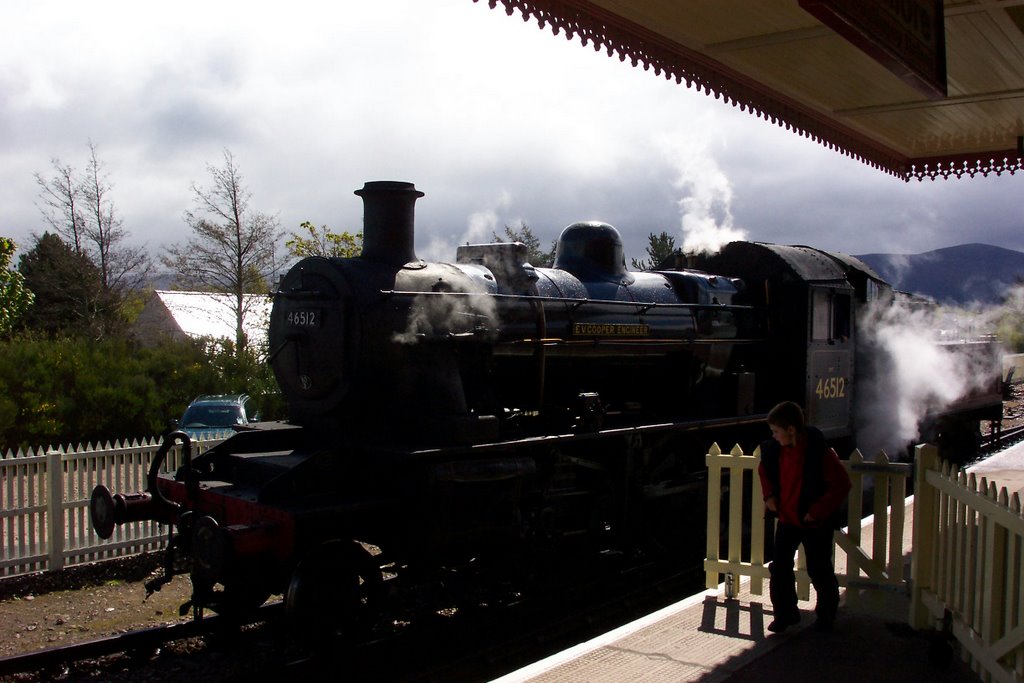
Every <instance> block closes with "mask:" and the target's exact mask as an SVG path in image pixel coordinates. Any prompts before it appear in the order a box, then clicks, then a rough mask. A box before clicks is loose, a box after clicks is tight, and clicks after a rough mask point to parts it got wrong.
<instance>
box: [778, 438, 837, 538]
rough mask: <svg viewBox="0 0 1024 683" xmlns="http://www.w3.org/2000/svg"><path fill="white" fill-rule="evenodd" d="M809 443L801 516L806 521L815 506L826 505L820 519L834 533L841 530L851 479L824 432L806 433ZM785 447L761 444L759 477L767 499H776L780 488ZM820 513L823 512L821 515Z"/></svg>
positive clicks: (800, 500) (800, 502)
mask: <svg viewBox="0 0 1024 683" xmlns="http://www.w3.org/2000/svg"><path fill="white" fill-rule="evenodd" d="M804 434H805V437H806V439H807V446H806V450H805V451H804V466H803V471H802V472H801V484H800V498H799V501H798V504H797V510H798V512H799V516H800V518H801V519H803V516H804V515H806V514H807V513H808V512H809V511H810V510H811V508H812V506H818V507H821V505H822V504H824V515H823V516H822V517H819V519H822V520H823V521H824V523H825V524H827V525H829V526H831V527H832V528H834V529H838V528H840V527H841V526H842V523H843V517H842V504H843V502H844V501H845V499H846V496H847V494H848V493H849V492H850V477H849V475H847V474H846V469H845V468H844V467H843V466H842V463H840V462H839V458H838V456H837V455H836V454H835V451H833V450H832V449H831V448H829V446H828V444H827V443H826V442H825V437H824V435H823V434H822V433H821V431H820V430H819V429H817V428H815V427H807V428H805V430H804ZM781 453H782V446H780V445H779V442H778V441H776V440H775V439H768V440H767V441H765V442H763V443H762V444H761V465H760V468H759V470H760V471H759V474H760V475H761V482H762V486H763V488H764V495H765V499H767V498H768V497H770V496H772V495H777V494H778V491H779V490H780V488H781V487H780V485H779V458H780V456H781ZM818 512H819V513H820V511H818Z"/></svg>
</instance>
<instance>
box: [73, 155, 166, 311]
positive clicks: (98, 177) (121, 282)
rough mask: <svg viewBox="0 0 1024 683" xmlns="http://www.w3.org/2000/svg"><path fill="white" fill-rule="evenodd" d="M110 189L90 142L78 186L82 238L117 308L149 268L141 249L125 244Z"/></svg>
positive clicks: (121, 225)
mask: <svg viewBox="0 0 1024 683" xmlns="http://www.w3.org/2000/svg"><path fill="white" fill-rule="evenodd" d="M112 189H113V187H112V186H111V185H110V183H109V181H108V180H107V174H106V173H105V171H104V165H103V163H102V162H101V161H100V160H99V158H98V157H97V155H96V145H95V144H93V142H92V141H91V140H90V141H89V162H88V164H87V165H86V171H85V178H84V179H83V181H82V183H81V193H82V198H83V199H84V200H85V206H84V211H86V212H87V213H86V218H85V237H86V239H87V240H88V242H89V243H90V244H91V246H92V248H91V249H90V251H91V256H92V258H93V261H94V262H95V263H96V265H97V266H99V269H100V281H101V282H102V283H103V291H104V293H105V294H106V296H107V298H109V299H110V300H111V301H113V302H116V304H117V305H120V303H121V302H122V301H123V300H124V298H125V295H126V293H127V292H128V291H129V290H134V289H138V288H139V287H140V286H141V285H142V283H143V282H144V281H145V279H146V276H147V275H148V273H149V270H150V268H151V261H150V258H149V255H148V254H147V253H146V250H145V249H144V248H143V247H129V246H127V245H125V244H124V240H125V239H126V238H127V237H128V232H127V231H126V230H125V229H124V224H123V222H122V220H121V219H120V218H119V217H118V215H117V212H116V210H115V208H114V202H113V200H112V199H111V197H110V194H111V190H112Z"/></svg>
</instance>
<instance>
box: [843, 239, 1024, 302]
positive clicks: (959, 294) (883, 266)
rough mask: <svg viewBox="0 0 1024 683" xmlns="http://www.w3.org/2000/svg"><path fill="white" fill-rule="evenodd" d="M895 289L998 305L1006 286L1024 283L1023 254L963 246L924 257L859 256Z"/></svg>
mask: <svg viewBox="0 0 1024 683" xmlns="http://www.w3.org/2000/svg"><path fill="white" fill-rule="evenodd" d="M857 258H859V259H860V260H861V261H863V262H864V263H866V264H868V265H869V266H871V268H873V269H874V270H875V272H876V273H878V274H879V275H880V276H882V279H883V280H886V281H887V282H889V283H890V284H892V286H893V287H895V288H896V289H900V290H903V291H905V292H912V293H914V294H921V295H924V296H928V297H931V298H933V299H935V300H936V301H938V302H940V303H948V304H970V303H981V304H997V303H1000V302H1002V300H1003V296H1004V294H1005V292H1006V289H1007V287H1009V286H1010V285H1012V284H1013V283H1015V282H1018V281H1024V252H1020V251H1014V250H1013V249H1003V248H1002V247H993V246H992V245H989V244H961V245H960V246H956V247H946V248H945V249H936V250H935V251H926V252H924V253H923V254H862V255H859V256H857Z"/></svg>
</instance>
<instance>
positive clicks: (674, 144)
mask: <svg viewBox="0 0 1024 683" xmlns="http://www.w3.org/2000/svg"><path fill="white" fill-rule="evenodd" d="M90 141H91V142H92V143H93V144H94V145H95V146H96V149H97V153H98V157H99V159H100V161H101V162H102V163H103V164H104V166H105V171H106V173H107V179H108V181H109V183H110V184H111V186H112V190H111V197H112V198H113V200H114V203H115V208H116V211H117V214H118V216H119V217H120V218H121V219H122V221H123V226H124V228H125V229H126V230H127V231H128V233H129V238H128V241H129V243H131V244H138V245H145V246H146V247H147V248H148V249H149V250H150V252H151V253H152V254H154V255H158V254H159V253H160V250H161V249H162V248H164V247H166V246H169V245H171V244H180V243H184V242H186V241H187V240H188V238H189V237H190V232H189V229H188V226H187V225H186V223H185V221H184V220H183V214H184V213H185V212H186V211H187V210H190V209H192V208H193V203H192V200H193V196H192V193H191V190H190V187H191V186H192V184H193V183H195V184H198V185H200V186H203V185H208V184H209V175H208V171H207V166H208V165H209V164H212V165H214V166H219V165H222V164H223V159H224V152H225V150H229V151H230V152H231V154H232V155H233V156H234V159H235V162H236V164H237V166H238V168H240V169H241V173H242V175H243V178H244V182H245V185H246V186H247V187H248V189H249V190H250V191H251V193H252V200H251V205H252V207H253V208H254V209H256V210H258V211H261V212H263V213H267V214H271V215H274V216H276V217H277V218H278V220H279V221H280V224H281V227H282V228H283V229H284V230H285V231H286V232H293V231H297V230H298V227H299V224H300V223H302V222H303V221H312V222H313V223H316V224H317V225H327V226H328V227H329V228H331V229H332V230H335V231H341V230H348V231H353V232H354V231H358V230H360V229H361V222H362V203H361V201H360V200H359V198H358V197H356V196H354V195H353V194H352V193H353V191H354V190H356V189H358V188H360V187H362V185H363V183H364V182H366V181H370V180H402V181H409V182H414V183H415V184H416V187H417V189H419V190H421V191H423V192H424V193H425V195H426V196H425V197H423V198H422V199H420V200H419V201H418V203H417V207H416V251H417V255H418V256H419V257H420V258H426V259H431V260H454V252H455V247H456V246H457V245H458V244H464V243H466V242H489V241H491V239H492V233H494V232H499V233H500V232H502V231H503V226H504V225H506V224H508V225H518V224H519V222H520V221H523V222H525V223H526V224H528V225H529V226H530V227H531V229H532V230H533V232H534V233H535V234H536V235H537V236H539V237H540V238H541V240H542V243H543V244H544V245H545V246H548V245H550V244H551V243H552V241H553V240H554V239H555V238H556V237H557V236H558V234H559V233H560V232H561V229H562V228H564V227H565V226H566V225H569V224H570V223H573V222H575V221H580V220H602V221H605V222H608V223H611V224H612V225H615V226H616V227H617V228H618V229H619V231H620V232H621V233H622V235H623V241H624V244H625V249H626V255H627V261H628V260H629V259H630V258H633V257H636V258H638V259H642V258H643V257H644V256H645V254H644V248H645V247H646V245H647V235H648V234H649V233H652V232H653V233H660V232H662V231H665V232H668V233H669V234H671V235H673V236H675V237H676V243H677V245H682V244H684V243H692V242H693V240H695V239H698V238H699V236H701V235H702V234H704V233H706V232H707V231H708V230H712V231H715V232H716V233H718V234H723V233H724V234H725V235H727V236H730V237H732V238H745V239H751V240H758V241H767V242H776V243H783V244H808V245H812V246H816V247H820V248H824V249H828V250H833V251H840V252H845V253H851V254H862V253H871V252H894V253H905V254H913V253H921V252H925V251H930V250H933V249H939V248H943V247H948V246H953V245H957V244H963V243H968V242H983V243H986V244H992V245H996V246H1001V247H1005V248H1009V249H1016V250H1021V251H1024V229H1022V228H1024V210H1022V209H1024V192H1022V187H1021V186H1022V183H1024V175H1021V174H1018V175H1016V176H1008V175H1005V176H1003V177H988V178H982V177H977V178H973V179H968V178H964V179H960V180H941V179H940V180H936V181H932V180H925V181H923V182H920V181H917V180H914V181H911V182H909V183H906V182H904V181H902V180H900V179H897V178H894V177H892V176H889V175H887V174H885V173H883V172H881V171H878V170H876V169H873V168H870V167H868V166H867V165H865V164H863V163H861V162H858V161H856V160H853V159H850V158H848V157H846V156H843V155H841V154H839V153H837V152H834V151H830V150H828V149H826V148H825V147H823V146H821V145H819V144H817V143H815V142H813V141H810V140H807V139H805V138H802V137H799V136H797V135H796V134H794V133H791V132H788V131H786V130H785V129H783V128H780V127H777V126H775V125H773V124H771V123H769V122H767V121H764V120H763V119H759V118H756V117H755V116H753V115H751V114H749V113H744V112H741V111H739V110H738V109H736V108H734V107H732V106H731V105H728V104H725V103H723V102H722V101H720V100H716V99H714V98H713V97H709V96H708V95H706V94H704V93H699V92H697V91H695V90H691V89H687V88H686V87H685V85H678V84H676V83H675V82H674V81H667V80H666V79H664V78H663V77H659V76H656V75H655V74H654V73H653V71H651V72H645V71H643V69H642V68H637V67H632V66H631V65H630V64H629V62H628V61H626V62H620V61H619V59H618V58H617V57H608V56H607V55H606V53H604V52H603V51H602V52H595V51H594V50H593V49H592V48H584V47H582V46H581V45H580V43H579V41H578V40H576V39H574V40H573V41H571V42H570V41H567V40H566V39H565V37H564V34H563V35H562V36H558V37H555V36H553V35H552V34H551V32H550V30H549V29H545V30H543V31H542V30H540V29H538V28H537V26H536V24H535V23H534V22H532V21H531V22H529V23H525V22H523V21H522V20H521V18H520V17H519V16H518V14H517V15H516V16H515V17H512V18H510V17H508V16H506V15H505V13H504V11H503V10H502V9H501V8H500V7H499V8H498V9H495V10H492V9H490V8H489V7H488V6H487V3H486V0H483V1H481V2H476V3H475V2H473V1H472V0H375V1H374V2H356V1H355V0H339V1H337V2H333V3H326V2H310V1H307V0H290V1H289V2H287V3H284V2H273V3H272V2H264V1H262V0H255V1H249V2H244V3H243V2H235V1H234V0H230V1H229V0H218V1H217V2H195V1H193V0H180V1H179V2H175V3H161V4H153V3H142V2H137V1H125V2H123V1H115V0H97V1H96V2H88V3H85V2H80V1H76V0H4V2H3V3H2V4H0V235H2V236H8V237H12V238H14V239H15V241H16V242H18V243H19V244H21V245H26V244H30V243H31V240H32V235H39V234H41V233H42V232H43V231H44V230H45V229H46V228H47V224H46V223H45V221H44V219H43V215H42V213H41V211H40V208H39V205H40V203H41V202H40V199H39V188H38V186H37V184H36V180H35V177H34V174H36V173H40V174H42V175H43V176H44V177H49V176H50V175H52V171H53V165H52V160H54V159H58V160H59V161H60V163H62V164H66V165H71V166H73V167H75V168H76V169H78V170H84V168H85V166H86V163H87V160H88V155H89V148H88V145H89V142H90ZM684 230H685V231H686V232H685V233H684Z"/></svg>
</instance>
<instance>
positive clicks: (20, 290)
mask: <svg viewBox="0 0 1024 683" xmlns="http://www.w3.org/2000/svg"><path fill="white" fill-rule="evenodd" d="M17 248H18V246H17V245H16V244H15V243H14V240H12V239H10V238H8V237H0V335H3V334H7V333H8V332H10V331H11V328H12V327H13V326H14V323H15V322H16V321H17V320H18V318H19V317H21V316H22V315H23V314H24V313H25V312H26V311H27V310H29V308H30V307H31V306H32V301H33V298H34V296H33V293H32V291H31V290H30V289H29V288H28V287H26V286H25V278H24V276H23V275H22V274H21V273H19V272H17V271H13V270H11V269H10V263H11V259H12V258H13V257H14V252H15V251H16V250H17Z"/></svg>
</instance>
